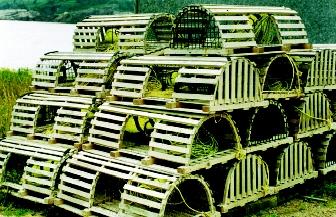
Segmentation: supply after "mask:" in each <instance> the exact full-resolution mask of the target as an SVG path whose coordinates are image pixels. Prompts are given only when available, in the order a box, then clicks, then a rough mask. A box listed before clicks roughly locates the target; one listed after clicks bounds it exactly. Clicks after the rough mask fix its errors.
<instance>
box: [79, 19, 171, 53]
mask: <svg viewBox="0 0 336 217" xmlns="http://www.w3.org/2000/svg"><path fill="white" fill-rule="evenodd" d="M172 26H173V16H172V15H170V14H127V15H100V16H90V17H88V18H86V19H84V20H83V21H81V22H79V23H77V29H76V30H75V33H74V42H73V43H74V49H75V50H93V51H116V50H126V51H127V52H130V53H136V54H143V53H150V52H153V51H156V50H159V49H161V48H165V47H168V46H169V42H170V39H171V28H172Z"/></svg>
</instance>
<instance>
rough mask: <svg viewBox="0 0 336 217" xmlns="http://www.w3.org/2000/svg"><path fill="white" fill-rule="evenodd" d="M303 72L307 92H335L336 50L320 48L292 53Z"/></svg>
mask: <svg viewBox="0 0 336 217" xmlns="http://www.w3.org/2000/svg"><path fill="white" fill-rule="evenodd" d="M290 55H291V56H292V57H293V58H294V60H295V61H296V64H297V65H298V68H299V69H300V71H301V72H302V83H303V87H304V90H305V92H314V91H315V90H333V89H335V87H336V49H335V48H332V47H328V46H325V47H322V46H320V47H318V48H315V49H314V51H310V52H291V53H290Z"/></svg>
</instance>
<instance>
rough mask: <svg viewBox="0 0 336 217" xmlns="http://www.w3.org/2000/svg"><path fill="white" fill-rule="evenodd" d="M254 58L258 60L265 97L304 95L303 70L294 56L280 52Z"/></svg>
mask: <svg viewBox="0 0 336 217" xmlns="http://www.w3.org/2000/svg"><path fill="white" fill-rule="evenodd" d="M252 59H253V60H254V61H256V62H257V64H256V65H257V68H258V69H259V74H260V80H261V84H262V94H263V97H264V98H265V99H275V100H277V99H283V98H284V99H289V98H300V97H303V89H302V81H301V72H300V70H299V69H298V67H297V65H296V62H295V61H294V59H293V58H292V57H290V56H288V55H286V54H278V55H274V56H269V57H263V58H260V57H255V58H252Z"/></svg>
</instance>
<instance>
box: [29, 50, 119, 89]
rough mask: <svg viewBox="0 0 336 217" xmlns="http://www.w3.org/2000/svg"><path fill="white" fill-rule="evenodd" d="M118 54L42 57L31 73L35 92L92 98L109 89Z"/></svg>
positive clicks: (61, 54)
mask: <svg viewBox="0 0 336 217" xmlns="http://www.w3.org/2000/svg"><path fill="white" fill-rule="evenodd" d="M122 57H123V55H121V54H119V53H94V54H88V53H72V52H50V53H46V54H44V55H43V56H42V57H41V58H40V61H39V62H38V63H37V66H36V69H35V71H34V73H33V82H32V85H33V87H34V89H35V90H48V91H50V92H66V93H69V92H70V90H73V91H75V92H78V93H81V94H84V95H95V94H96V93H102V92H104V91H105V89H109V87H108V86H109V84H110V83H111V79H112V75H113V72H114V70H115V68H116V67H117V64H118V61H119V60H120V58H122Z"/></svg>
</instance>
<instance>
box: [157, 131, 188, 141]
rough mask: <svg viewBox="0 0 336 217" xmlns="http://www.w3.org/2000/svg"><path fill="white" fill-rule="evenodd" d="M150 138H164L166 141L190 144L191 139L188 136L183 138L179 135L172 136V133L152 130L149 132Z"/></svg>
mask: <svg viewBox="0 0 336 217" xmlns="http://www.w3.org/2000/svg"><path fill="white" fill-rule="evenodd" d="M151 137H152V138H157V139H164V140H167V141H172V142H178V143H185V144H191V143H192V139H191V137H189V138H184V137H179V136H173V135H172V134H168V133H166V134H162V133H158V132H155V131H154V132H152V134H151Z"/></svg>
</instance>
